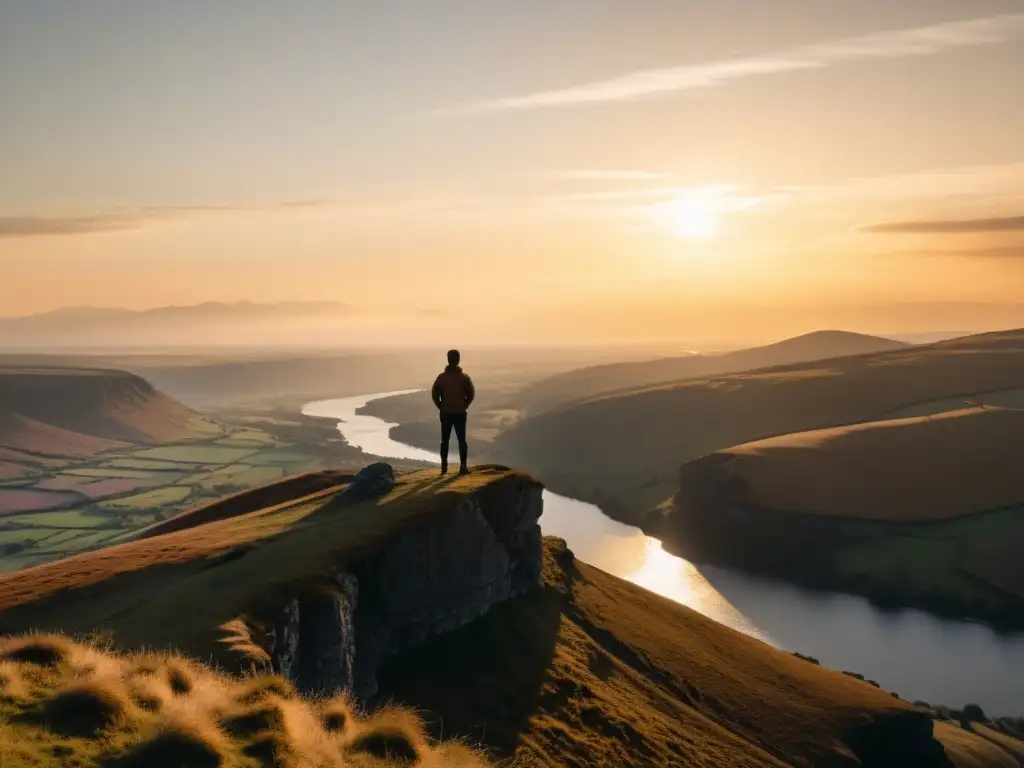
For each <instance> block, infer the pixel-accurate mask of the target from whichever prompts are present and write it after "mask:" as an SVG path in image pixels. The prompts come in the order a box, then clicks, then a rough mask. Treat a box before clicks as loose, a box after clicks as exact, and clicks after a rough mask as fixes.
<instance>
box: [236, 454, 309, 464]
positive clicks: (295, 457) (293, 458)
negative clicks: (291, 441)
mask: <svg viewBox="0 0 1024 768" xmlns="http://www.w3.org/2000/svg"><path fill="white" fill-rule="evenodd" d="M309 460H310V456H309V454H306V453H297V452H295V451H287V450H284V451H263V452H262V453H257V454H256V455H255V456H249V459H248V462H249V463H250V464H273V465H277V464H301V463H302V462H306V461H309Z"/></svg>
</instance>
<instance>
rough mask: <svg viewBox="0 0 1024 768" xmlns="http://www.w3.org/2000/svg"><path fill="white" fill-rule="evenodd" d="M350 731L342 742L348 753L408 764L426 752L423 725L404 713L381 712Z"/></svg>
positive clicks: (409, 713)
mask: <svg viewBox="0 0 1024 768" xmlns="http://www.w3.org/2000/svg"><path fill="white" fill-rule="evenodd" d="M352 730H353V733H352V736H351V737H350V738H346V740H345V751H346V752H349V753H353V754H362V755H369V756H370V757H374V758H376V759H378V760H390V761H392V762H396V763H399V764H406V765H412V764H415V763H416V762H417V761H419V759H420V758H421V757H422V756H425V755H426V754H428V753H429V751H430V750H429V748H428V747H427V738H426V734H425V733H424V731H423V724H422V723H421V722H420V720H419V718H417V717H416V715H414V714H413V713H412V712H409V711H408V710H404V709H398V708H392V709H385V710H382V711H381V712H378V713H377V714H376V715H374V716H373V717H371V718H370V719H368V720H365V721H363V722H361V723H359V724H358V727H357V728H353V729H352Z"/></svg>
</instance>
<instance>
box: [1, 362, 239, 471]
mask: <svg viewBox="0 0 1024 768" xmlns="http://www.w3.org/2000/svg"><path fill="white" fill-rule="evenodd" d="M219 431H220V429H219V427H218V426H217V425H216V424H215V423H213V422H212V421H210V420H209V419H207V418H206V417H204V416H201V415H200V414H198V413H196V412H195V411H193V410H191V409H189V408H186V407H185V406H184V405H182V404H181V403H179V402H177V401H175V400H173V399H172V398H170V397H168V396H167V395H164V394H163V393H161V392H159V391H158V390H156V389H155V388H154V387H153V386H152V385H151V384H149V383H148V382H147V381H145V380H144V379H141V378H139V377H138V376H134V375H132V374H129V373H125V372H123V371H113V370H99V369H87V368H28V367H25V368H22V367H13V366H7V367H3V368H0V447H3V448H6V449H11V450H15V451H24V452H27V453H31V454H44V455H49V456H73V457H80V456H91V455H95V454H98V453H101V452H103V451H108V450H112V449H114V448H118V447H124V446H126V445H131V444H143V445H147V444H156V443H166V442H175V441H178V440H189V439H197V438H203V437H210V436H211V435H216V434H218V433H219Z"/></svg>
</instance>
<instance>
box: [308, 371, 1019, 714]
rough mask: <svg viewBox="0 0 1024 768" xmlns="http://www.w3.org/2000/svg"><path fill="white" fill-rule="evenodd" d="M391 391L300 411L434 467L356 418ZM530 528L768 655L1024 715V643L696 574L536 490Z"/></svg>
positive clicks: (784, 588) (916, 616) (366, 444)
mask: <svg viewBox="0 0 1024 768" xmlns="http://www.w3.org/2000/svg"><path fill="white" fill-rule="evenodd" d="M412 391H415V390H412ZM397 394H406V392H387V393H381V394H373V395H362V396H360V397H347V398H342V399H338V400H324V401H320V402H316V403H310V404H309V405H307V406H306V407H305V408H304V409H303V413H305V414H307V415H309V416H319V417H323V418H331V419H337V420H338V430H339V431H340V432H341V434H342V435H343V436H344V437H345V439H346V440H347V441H348V442H349V444H350V445H352V446H355V447H358V448H362V449H363V450H364V451H366V452H367V453H369V454H373V455H375V456H380V457H383V458H392V459H418V460H421V461H429V462H431V463H434V464H437V463H439V459H438V456H437V455H436V454H434V453H432V452H429V451H424V450H422V449H420V448H415V447H413V446H410V445H405V444H403V443H399V442H396V441H395V440H392V439H391V437H390V434H389V433H390V430H391V427H393V426H395V425H393V424H389V423H387V422H385V421H383V420H381V419H378V418H376V417H373V416H363V415H359V414H357V413H356V411H357V410H358V409H359V408H362V407H363V406H364V405H366V404H367V403H368V402H370V401H371V400H378V399H381V398H384V397H390V396H392V395H397ZM540 525H541V529H542V530H543V531H544V533H545V534H546V535H549V536H558V537H560V538H563V539H565V540H566V542H567V543H568V545H569V548H570V549H571V550H572V551H573V552H574V553H575V554H576V556H577V557H578V558H579V559H580V560H582V561H584V562H587V563H590V564H591V565H594V566H597V567H598V568H601V569H602V570H604V571H607V572H608V573H611V574H614V575H616V576H619V577H621V578H624V579H627V580H629V581H631V582H633V583H635V584H638V585H639V586H642V587H644V588H645V589H648V590H650V591H651V592H655V593H657V594H659V595H663V596H664V597H667V598H669V599H671V600H675V601H676V602H679V603H682V604H683V605H687V606H689V607H691V608H693V609H694V610H697V611H699V612H700V613H703V614H704V615H705V616H708V617H710V618H712V619H714V620H715V621H718V622H721V623H722V624H725V625H727V626H730V627H732V628H733V629H737V630H739V631H741V632H744V633H746V634H748V635H752V636H754V637H758V638H760V639H762V640H764V641H766V642H769V643H771V644H773V645H775V646H777V647H780V648H784V649H787V650H795V651H800V652H801V653H804V654H808V655H811V656H814V657H816V658H818V659H820V660H821V661H822V663H823V664H825V665H827V666H829V667H834V668H837V669H849V670H853V671H856V672H859V673H861V674H863V675H865V676H866V677H868V678H871V679H874V680H877V681H879V682H880V683H881V684H882V685H883V686H884V687H885V688H886V689H888V690H892V691H896V692H897V693H899V694H900V695H901V696H903V697H904V698H906V699H922V700H925V701H930V702H933V703H936V704H938V703H942V704H948V705H950V706H962V705H964V704H967V703H969V702H974V703H977V704H980V705H981V706H982V707H984V708H985V709H986V710H990V714H1004V715H1024V675H1022V674H1021V672H1022V670H1024V635H1015V636H1012V637H1005V636H1000V635H997V634H996V633H995V632H993V631H992V630H991V629H990V628H988V627H986V626H984V625H980V624H973V623H968V622H958V621H949V620H945V619H940V618H937V617H935V616H932V615H930V614H926V613H922V612H920V611H898V612H883V611H880V610H878V609H876V608H875V607H873V606H872V605H871V604H870V603H869V602H868V601H867V600H864V599H862V598H859V597H854V596H849V595H835V594H818V593H809V592H806V591H804V590H800V589H798V588H796V587H792V586H790V585H787V584H784V583H780V582H776V581H771V580H766V579H760V578H757V577H753V576H750V575H746V574H741V573H737V572H733V571H728V570H725V569H720V568H712V567H706V566H702V567H701V568H700V569H698V568H697V567H696V566H694V565H693V564H692V563H690V562H688V561H686V560H683V559H682V558H678V557H675V556H673V555H670V554H668V553H667V552H665V551H664V549H662V546H661V542H660V541H658V540H657V539H653V538H651V537H650V536H646V535H644V533H643V532H642V531H640V529H638V528H635V527H633V526H629V525H623V524H622V523H619V522H616V521H615V520H612V519H611V518H609V517H607V516H606V515H605V514H604V513H603V512H601V510H600V509H599V508H598V507H596V506H594V505H593V504H588V503H585V502H582V501H577V500H575V499H569V498H566V497H564V496H559V495H558V494H555V493H551V492H550V491H545V492H544V514H543V516H542V517H541V519H540Z"/></svg>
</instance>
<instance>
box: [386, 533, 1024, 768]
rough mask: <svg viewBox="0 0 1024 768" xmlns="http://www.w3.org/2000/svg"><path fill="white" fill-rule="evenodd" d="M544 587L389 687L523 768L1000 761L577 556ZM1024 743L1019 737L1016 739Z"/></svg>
mask: <svg viewBox="0 0 1024 768" xmlns="http://www.w3.org/2000/svg"><path fill="white" fill-rule="evenodd" d="M544 584H545V588H544V590H543V591H541V592H539V593H537V594H534V595H531V596H527V597H523V598H519V599H518V600H515V601H512V602H510V603H507V604H505V605H503V606H501V607H499V608H496V609H495V610H493V611H492V612H491V613H490V614H488V615H487V616H486V617H484V618H483V619H482V620H480V621H479V622H477V623H475V624H473V625H471V626H469V627H466V628H464V629H462V630H460V631H459V632H457V633H453V634H451V635H446V636H443V637H439V638H436V639H434V640H432V641H430V642H428V643H427V644H426V645H424V646H423V647H422V648H420V649H417V650H414V651H411V652H409V653H407V654H403V655H402V656H400V657H397V658H396V659H394V660H393V661H391V662H389V663H388V664H386V665H385V667H384V668H383V669H382V671H381V681H382V689H383V691H384V693H385V694H387V695H389V696H394V697H395V698H396V699H397V700H398V701H400V702H404V703H407V704H412V705H415V706H416V707H418V708H419V709H420V711H422V712H424V713H425V717H426V718H427V720H428V722H431V723H432V725H433V729H434V731H435V733H440V732H442V731H443V732H444V733H446V734H465V735H468V736H469V738H470V739H471V740H475V741H485V742H486V743H487V744H488V745H489V746H491V747H492V748H493V749H495V750H496V751H497V753H498V754H499V755H501V756H512V757H514V758H515V761H516V762H515V763H514V764H515V765H517V766H531V767H532V766H550V765H557V766H567V767H570V768H577V767H578V768H584V766H608V768H612V767H613V766H623V765H630V766H655V765H659V766H660V765H680V766H682V765H685V766H707V767H708V768H731V767H733V766H758V767H762V766H815V767H816V768H828V767H830V766H857V765H863V766H893V768H895V767H896V766H900V767H904V766H916V767H918V768H926V767H927V766H951V765H955V766H961V765H962V766H965V767H966V766H968V765H979V766H1001V765H1003V762H1002V759H1001V758H996V759H993V760H988V761H985V760H983V761H981V762H978V763H972V762H969V760H968V759H967V758H966V757H965V755H967V754H968V750H969V749H973V750H974V751H975V752H977V753H984V752H985V751H986V748H987V742H985V741H984V740H982V739H981V738H979V737H977V736H975V735H972V734H970V733H967V732H965V731H961V730H960V729H958V728H955V729H952V727H951V729H952V730H953V731H955V734H954V735H955V736H956V737H957V738H958V739H959V745H958V746H957V747H956V748H953V747H951V748H950V749H949V750H948V751H945V753H944V751H943V749H942V748H941V747H940V745H939V744H937V743H936V742H935V741H934V740H933V739H932V732H933V731H932V729H933V724H932V722H931V718H930V717H929V715H928V714H927V713H926V712H923V711H921V710H919V709H917V708H916V707H914V706H912V705H910V704H909V703H907V702H904V701H901V700H900V699H898V698H896V697H894V696H892V695H890V694H888V693H885V692H884V691H880V690H878V689H876V688H874V687H873V686H871V685H869V684H867V683H864V682H861V681H858V680H855V679H852V678H850V677H848V676H846V675H843V674H840V673H838V672H833V671H830V670H827V669H823V668H821V667H819V666H816V665H815V664H813V663H810V662H807V661H804V660H802V659H798V658H796V657H793V656H790V655H789V654H785V653H782V652H779V651H776V650H775V649H773V648H771V647H769V646H767V645H765V644H763V643H761V642H759V641H757V640H754V639H752V638H749V637H747V636H745V635H741V634H739V633H737V632H734V631H732V630H730V629H727V628H725V627H723V626H721V625H719V624H717V623H715V622H713V621H711V620H709V619H707V618H705V617H703V616H701V615H699V614H697V613H695V612H693V611H691V610H689V609H687V608H685V607H683V606H680V605H678V604H676V603H673V602H672V601H669V600H666V599H663V598H660V597H658V596H656V595H653V594H650V593H648V592H646V591H644V590H643V589H641V588H639V587H637V586H635V585H633V584H630V583H628V582H624V581H621V580H620V579H617V578H615V577H613V576H610V575H608V574H606V573H604V572H602V571H599V570H597V569H595V568H592V567H590V566H588V565H586V564H583V563H580V562H578V561H576V560H575V559H574V558H573V556H572V553H571V552H568V551H567V550H566V549H565V546H564V543H563V542H560V541H557V540H553V539H548V540H546V541H545V567H544ZM1017 743H1019V742H1017Z"/></svg>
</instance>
